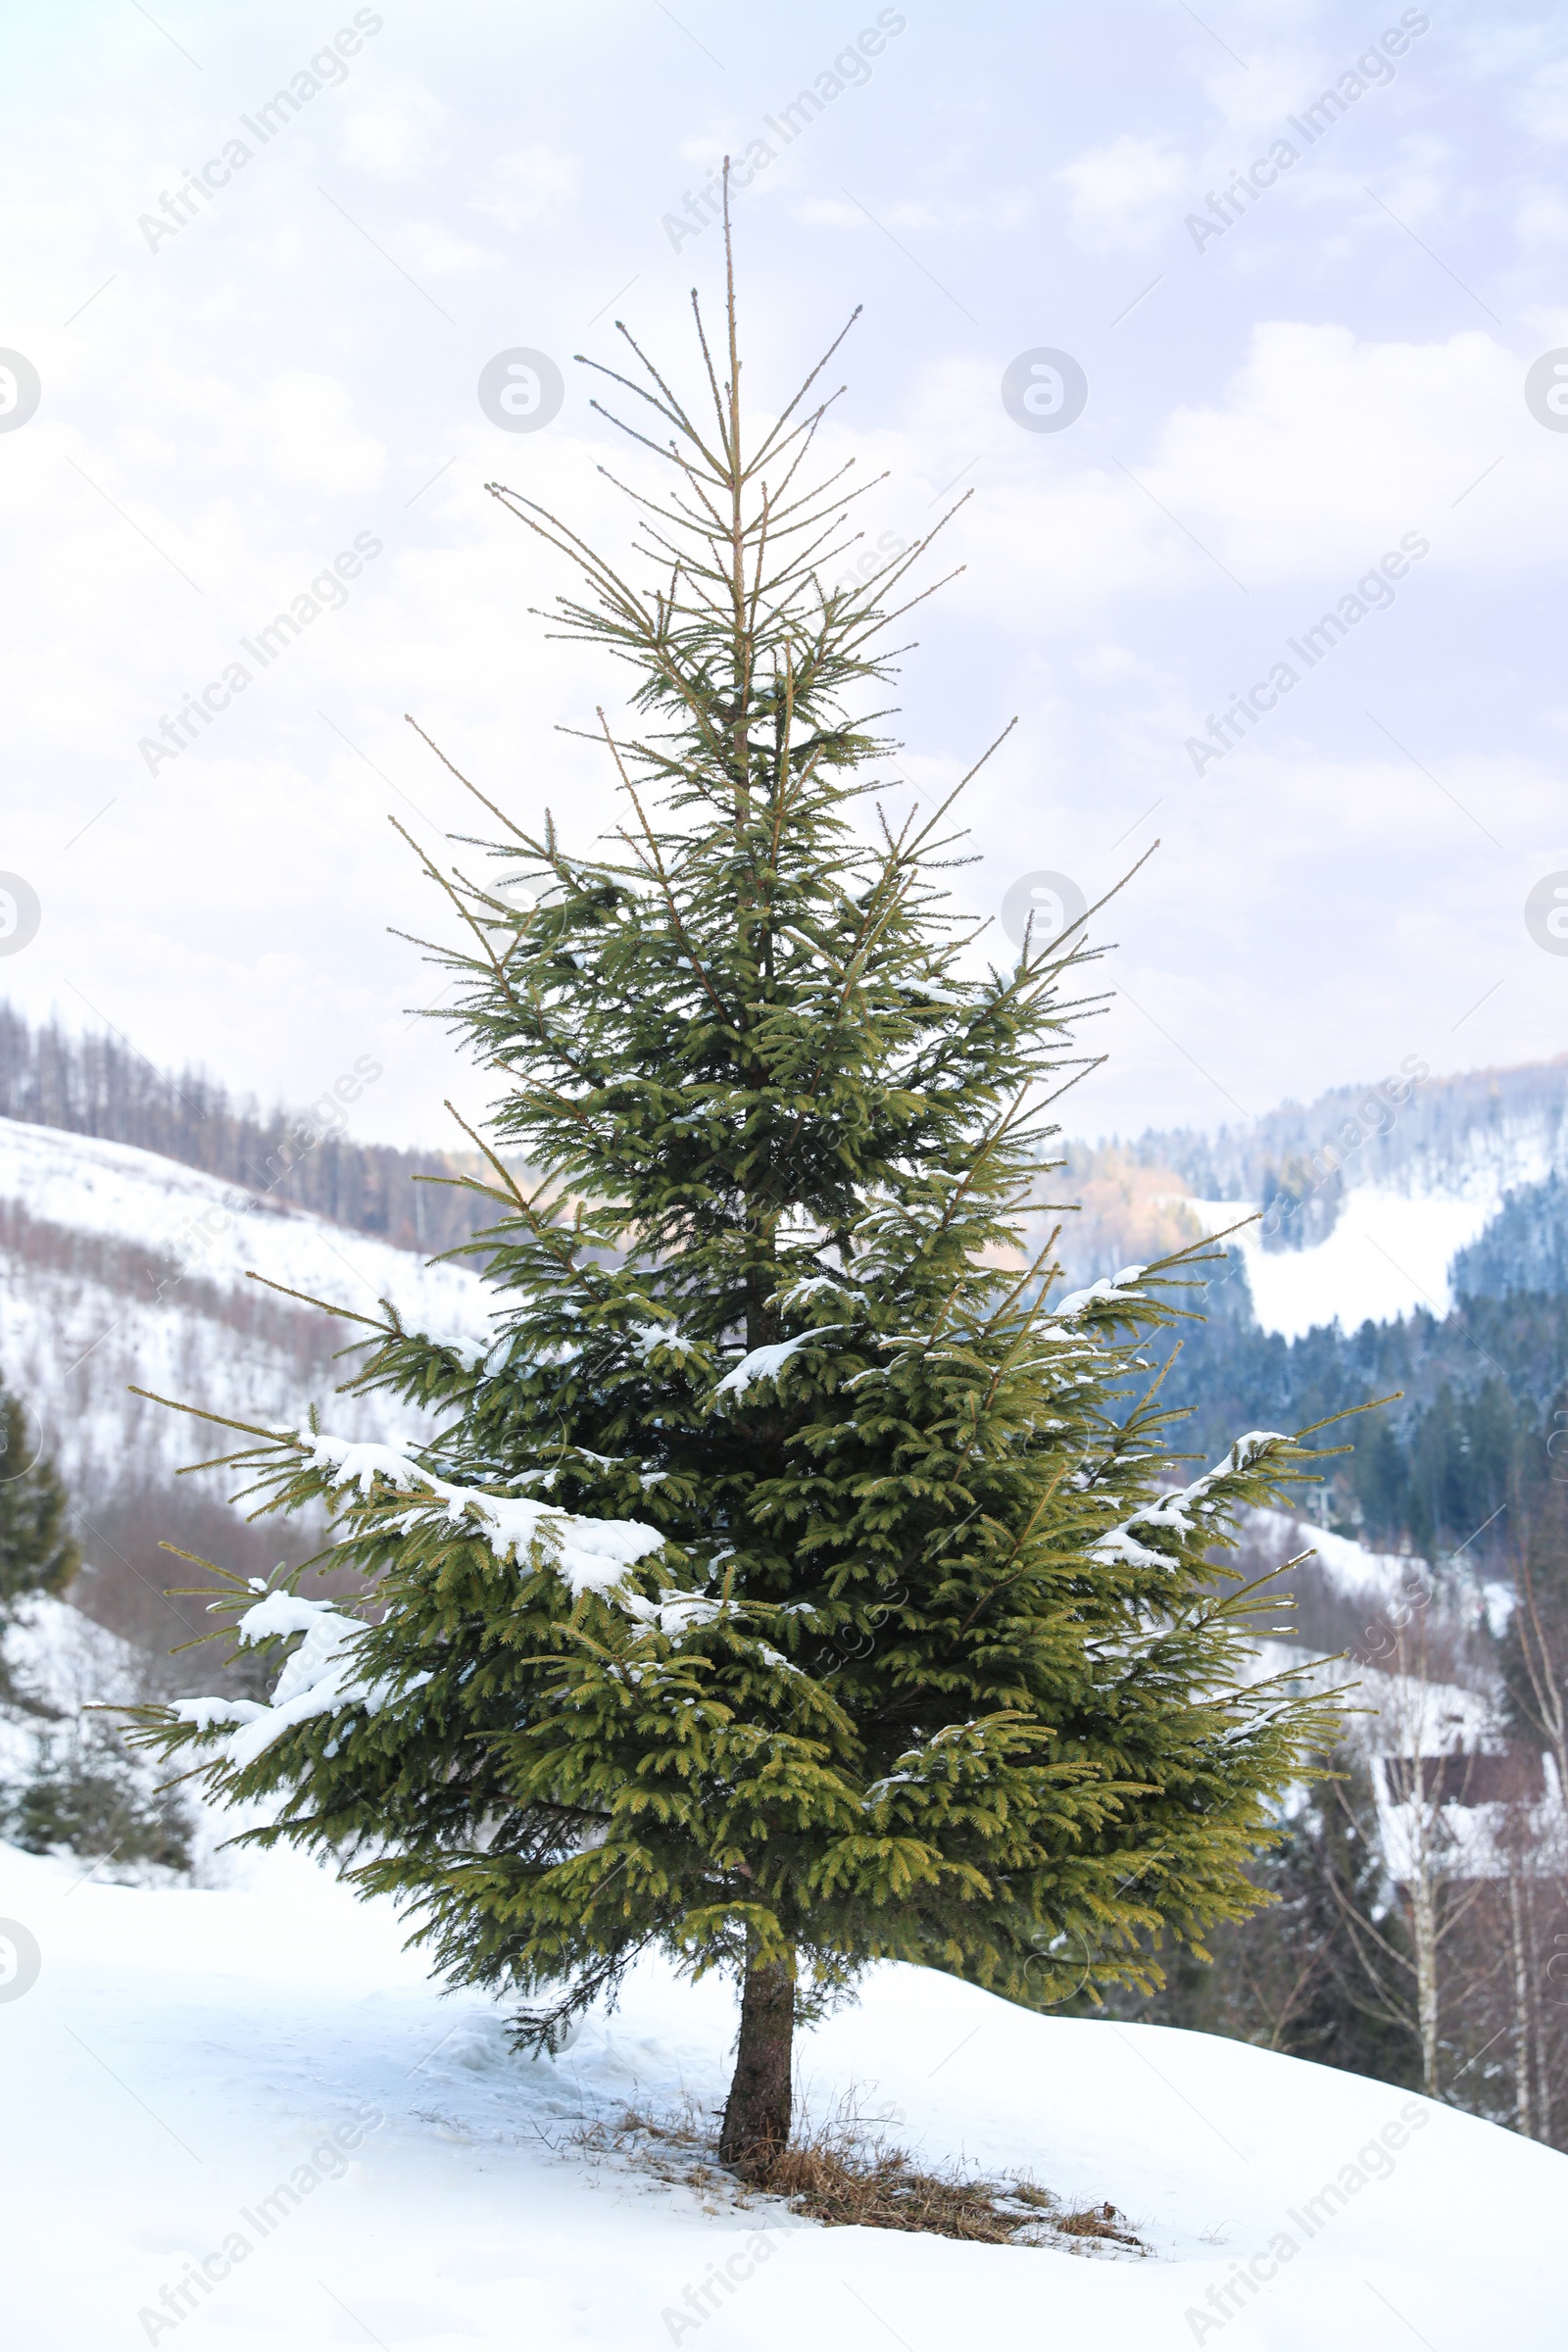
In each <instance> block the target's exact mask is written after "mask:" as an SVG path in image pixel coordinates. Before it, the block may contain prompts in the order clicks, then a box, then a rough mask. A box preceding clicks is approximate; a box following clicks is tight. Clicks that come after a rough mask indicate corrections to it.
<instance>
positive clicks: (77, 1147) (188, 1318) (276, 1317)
mask: <svg viewBox="0 0 1568 2352" xmlns="http://www.w3.org/2000/svg"><path fill="white" fill-rule="evenodd" d="M6 1201H13V1202H16V1203H18V1204H20V1206H21V1207H22V1208H23V1209H25V1211H26V1213H27V1215H28V1217H29V1218H31V1219H35V1220H43V1221H46V1222H47V1224H48V1225H50V1226H52V1227H55V1228H59V1229H62V1231H63V1234H64V1236H65V1237H66V1239H67V1242H68V1244H69V1241H70V1237H78V1240H77V1244H76V1247H75V1248H74V1250H73V1249H71V1248H70V1247H67V1249H66V1250H65V1252H64V1259H63V1262H62V1260H61V1253H60V1251H58V1250H56V1251H55V1253H54V1256H53V1258H52V1259H51V1258H49V1257H47V1256H39V1257H38V1258H36V1259H29V1258H27V1257H26V1256H25V1255H24V1254H21V1253H17V1254H5V1255H0V1377H3V1378H4V1379H5V1381H6V1383H7V1385H8V1386H9V1387H11V1388H12V1389H13V1390H14V1391H16V1392H17V1393H18V1394H19V1395H21V1396H23V1397H25V1398H26V1399H27V1400H28V1402H29V1403H30V1404H32V1405H34V1406H35V1407H36V1408H37V1410H38V1411H39V1412H40V1413H41V1415H42V1418H43V1421H44V1424H45V1429H46V1433H47V1439H48V1444H49V1447H50V1450H51V1451H52V1452H53V1453H54V1455H55V1458H56V1459H57V1461H58V1463H59V1466H60V1468H61V1470H62V1471H63V1473H64V1474H65V1476H66V1478H67V1479H68V1481H69V1482H70V1483H71V1484H72V1485H73V1488H76V1489H78V1490H80V1491H83V1492H86V1493H88V1494H101V1493H103V1492H104V1491H105V1490H106V1489H110V1488H113V1487H115V1486H116V1485H118V1484H122V1483H125V1482H126V1481H129V1482H131V1483H157V1482H159V1481H161V1480H162V1479H165V1478H167V1477H169V1476H170V1475H172V1472H173V1470H174V1469H175V1468H176V1467H177V1466H178V1465H179V1464H181V1463H183V1462H187V1461H190V1460H192V1459H194V1458H196V1457H197V1456H198V1455H199V1454H201V1453H203V1452H206V1451H208V1450H211V1449H212V1448H211V1447H210V1446H209V1445H207V1444H205V1443H203V1442H202V1439H203V1430H202V1425H201V1424H199V1423H193V1422H191V1421H189V1420H187V1419H185V1418H183V1417H182V1416H179V1415H176V1414H173V1413H170V1412H168V1411H166V1410H164V1409H163V1408H162V1407H160V1406H157V1405H149V1404H147V1403H145V1402H144V1401H143V1400H141V1399H140V1398H138V1397H131V1396H129V1395H127V1393H126V1392H127V1389H128V1387H129V1385H130V1384H131V1383H132V1382H134V1383H135V1384H136V1385H137V1386H139V1387H143V1388H148V1389H153V1390H155V1391H157V1392H158V1393H159V1394H160V1395H162V1396H165V1397H176V1398H179V1399H181V1400H185V1401H189V1402H192V1403H199V1404H202V1405H205V1406H207V1407H208V1409H210V1410H212V1411H215V1412H220V1413H228V1414H232V1415H233V1416H234V1417H236V1418H238V1419H242V1420H260V1421H263V1422H265V1423H268V1424H279V1423H293V1422H297V1421H299V1420H302V1419H303V1418H304V1415H305V1410H306V1407H307V1406H308V1405H309V1404H310V1402H311V1401H312V1400H313V1399H318V1400H322V1401H324V1400H325V1399H326V1398H327V1397H329V1396H330V1392H331V1390H332V1388H333V1387H334V1386H335V1384H336V1382H337V1381H338V1380H340V1379H341V1378H342V1377H343V1376H344V1375H343V1370H342V1369H341V1368H338V1369H333V1368H332V1366H331V1363H330V1356H331V1352H332V1350H333V1349H334V1348H340V1347H342V1346H343V1345H344V1344H345V1342H346V1341H348V1340H351V1339H353V1338H354V1337H356V1336H358V1335H357V1333H356V1328H355V1327H354V1326H353V1325H351V1324H346V1323H343V1322H340V1321H335V1320H331V1319H329V1318H327V1317H326V1316H324V1315H322V1314H320V1313H319V1312H318V1311H316V1310H314V1309H312V1308H309V1307H304V1306H295V1305H293V1304H291V1302H289V1301H288V1300H285V1299H277V1298H276V1296H275V1294H273V1293H270V1292H268V1291H265V1290H263V1289H261V1288H260V1286H259V1285H257V1284H255V1283H250V1282H247V1281H246V1280H245V1276H246V1274H247V1272H248V1271H249V1270H251V1269H253V1268H254V1269H255V1271H256V1272H258V1273H261V1274H265V1275H267V1276H269V1277H270V1279H271V1280H272V1281H274V1282H279V1283H283V1284H285V1285H287V1287H288V1288H289V1289H291V1290H296V1291H303V1292H305V1293H307V1294H309V1295H311V1296H314V1297H316V1298H319V1299H328V1300H330V1301H332V1302H333V1303H335V1304H340V1305H343V1306H346V1307H350V1308H353V1309H355V1310H356V1311H358V1312H360V1313H362V1314H370V1315H374V1314H376V1313H377V1312H378V1307H377V1301H378V1299H382V1298H389V1299H392V1300H393V1301H394V1302H395V1303H396V1305H397V1307H398V1309H399V1311H400V1313H401V1314H402V1315H403V1316H404V1318H405V1320H406V1321H407V1322H409V1323H410V1324H412V1325H413V1326H415V1327H416V1328H418V1329H423V1330H432V1331H439V1332H443V1333H462V1334H469V1335H473V1336H475V1337H477V1336H480V1335H483V1334H484V1333H485V1332H486V1330H487V1328H488V1316H489V1309H490V1305H491V1302H492V1295H491V1294H490V1293H489V1292H488V1290H487V1288H486V1286H485V1284H484V1283H483V1282H482V1281H481V1280H480V1278H479V1277H478V1276H477V1275H476V1274H474V1273H473V1272H472V1271H471V1270H470V1269H468V1268H466V1267H464V1266H461V1265H438V1266H426V1265H425V1264H424V1263H423V1262H422V1261H421V1260H420V1259H419V1258H417V1257H416V1256H413V1255H411V1254H410V1253H409V1252H408V1251H406V1250H394V1249H391V1248H389V1247H388V1246H387V1245H386V1244H384V1243H381V1242H377V1241H374V1240H371V1239H370V1238H369V1237H368V1236H366V1235H364V1234H359V1233H352V1232H349V1231H347V1230H345V1229H344V1228H342V1227H340V1226H336V1225H331V1224H328V1223H327V1222H326V1220H325V1219H323V1218H319V1217H315V1216H312V1215H310V1214H308V1213H306V1212H305V1211H303V1210H296V1209H285V1208H283V1207H281V1206H280V1205H278V1204H277V1203H275V1202H273V1201H268V1200H266V1199H265V1198H263V1197H261V1196H259V1195H256V1194H252V1193H246V1192H244V1191H242V1190H240V1189H238V1188H236V1187H234V1186H232V1185H228V1184H225V1183H223V1182H222V1181H221V1179H219V1178H216V1177H212V1176H206V1175H203V1174H202V1173H201V1172H200V1171H199V1170H197V1169H193V1168H186V1167H182V1166H180V1165H179V1164H178V1163H177V1162H175V1161H173V1160H169V1159H164V1158H162V1157H160V1156H159V1155H158V1154H157V1153H155V1152H142V1151H138V1150H136V1149H135V1148H134V1147H133V1146H131V1145H127V1144H111V1143H103V1142H100V1141H98V1140H97V1139H95V1138H93V1137H88V1136H80V1135H70V1134H66V1133H64V1132H62V1131H60V1130H58V1129H56V1128H51V1127H32V1126H27V1125H25V1124H24V1123H23V1122H21V1121H19V1120H15V1119H0V1202H6ZM93 1244H106V1245H111V1246H117V1247H111V1248H110V1249H109V1250H104V1249H95V1248H94V1247H93V1246H92V1245H93ZM331 1420H332V1423H333V1426H335V1427H338V1428H340V1429H342V1431H343V1433H344V1434H345V1435H348V1436H356V1437H357V1436H366V1437H369V1436H388V1437H391V1436H400V1435H411V1434H414V1432H415V1431H416V1429H417V1426H418V1423H417V1416H411V1415H410V1414H408V1413H407V1412H403V1411H400V1410H399V1408H398V1407H397V1406H396V1405H395V1404H393V1403H391V1402H389V1401H388V1400H387V1399H385V1398H381V1399H376V1400H372V1401H370V1402H369V1403H358V1404H349V1405H345V1404H342V1403H337V1402H334V1403H333V1404H332V1405H331ZM214 1438H215V1440H217V1439H221V1433H217V1432H215V1433H214ZM229 1483H231V1482H228V1481H223V1480H219V1481H217V1482H216V1486H217V1487H223V1488H226V1485H227V1484H229Z"/></svg>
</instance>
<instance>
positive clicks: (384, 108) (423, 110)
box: [342, 82, 447, 180]
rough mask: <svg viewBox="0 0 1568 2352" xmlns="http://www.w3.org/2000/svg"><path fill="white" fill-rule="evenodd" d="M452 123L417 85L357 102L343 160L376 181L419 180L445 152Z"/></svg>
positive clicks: (347, 122)
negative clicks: (446, 131) (443, 139)
mask: <svg viewBox="0 0 1568 2352" xmlns="http://www.w3.org/2000/svg"><path fill="white" fill-rule="evenodd" d="M446 120H447V110H446V108H445V107H444V106H443V105H442V104H441V102H440V100H439V99H438V98H434V97H432V96H431V94H430V92H429V91H428V90H426V89H424V88H422V87H421V86H420V85H419V84H418V83H417V82H412V83H408V84H406V85H405V86H403V87H402V88H399V89H391V90H376V91H374V92H367V93H365V94H364V95H361V96H356V97H355V98H354V100H353V101H352V103H351V104H350V106H349V107H348V109H347V111H346V113H345V116H344V121H343V135H342V151H343V159H344V161H345V162H346V163H349V164H353V165H355V166H356V167H357V168H358V170H360V171H361V172H368V173H369V174H370V176H371V177H372V178H374V179H387V180H408V179H417V178H418V176H419V175H420V173H421V172H423V171H424V170H425V167H426V166H427V165H428V164H430V163H431V162H433V161H434V160H435V159H436V157H437V155H438V154H439V152H440V150H441V132H442V129H443V126H444V125H445V123H446Z"/></svg>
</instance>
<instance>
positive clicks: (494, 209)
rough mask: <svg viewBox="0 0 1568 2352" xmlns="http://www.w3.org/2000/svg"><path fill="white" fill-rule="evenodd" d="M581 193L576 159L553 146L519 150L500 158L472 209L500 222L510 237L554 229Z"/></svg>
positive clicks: (471, 199) (472, 198) (472, 200)
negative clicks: (531, 231)
mask: <svg viewBox="0 0 1568 2352" xmlns="http://www.w3.org/2000/svg"><path fill="white" fill-rule="evenodd" d="M576 193H577V164H576V159H575V158H574V157H572V156H569V155H558V154H557V152H556V150H555V149H554V148H553V147H543V146H536V147H517V148H514V150H513V151H512V153H511V154H510V155H503V156H498V157H497V159H496V161H495V162H494V163H493V164H492V165H491V167H490V172H489V176H488V178H487V179H486V180H485V181H484V182H483V183H482V185H480V186H479V187H478V188H477V189H476V190H475V192H474V194H472V195H471V196H470V197H469V199H468V203H469V207H470V209H471V210H472V211H473V212H476V213H480V214H482V215H483V216H484V218H485V219H486V220H487V221H497V222H499V224H500V225H501V227H502V228H504V229H505V230H506V231H507V233H508V235H509V236H516V235H517V234H518V233H519V231H520V230H522V229H525V228H550V227H552V226H554V224H555V222H556V221H558V220H559V219H560V217H561V214H562V211H563V209H564V206H566V205H568V204H569V203H570V202H571V200H572V198H573V197H574V196H575V195H576Z"/></svg>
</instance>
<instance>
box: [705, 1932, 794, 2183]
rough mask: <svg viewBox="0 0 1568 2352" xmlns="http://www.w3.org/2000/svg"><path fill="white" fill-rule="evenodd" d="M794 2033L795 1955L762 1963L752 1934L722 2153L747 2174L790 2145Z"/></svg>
mask: <svg viewBox="0 0 1568 2352" xmlns="http://www.w3.org/2000/svg"><path fill="white" fill-rule="evenodd" d="M794 2039H795V1957H794V1954H793V1953H791V1954H790V1955H789V1956H788V1957H787V1958H785V1959H782V1960H770V1961H768V1962H767V1963H766V1964H765V1965H760V1964H759V1962H758V1960H757V1958H756V1956H755V1938H753V1937H751V1936H748V1937H747V1945H746V1976H745V1980H744V1982H743V1985H742V1988H741V2033H740V2046H739V2048H738V2049H737V2051H736V2053H735V2074H734V2079H733V2081H732V2082H731V2083H730V2086H729V2101H728V2104H727V2105H726V2107H725V2109H724V2126H723V2130H722V2131H720V2133H719V2138H718V2154H719V2161H720V2162H721V2163H723V2164H733V2165H735V2166H736V2167H737V2168H738V2169H739V2171H740V2172H741V2173H742V2174H743V2175H745V2176H746V2177H747V2178H755V2177H759V2176H760V2175H761V2174H763V2173H765V2172H766V2171H767V2168H768V2166H769V2165H770V2164H771V2162H772V2160H773V2158H774V2157H776V2156H777V2155H779V2154H780V2153H781V2151H782V2150H783V2148H784V2147H785V2146H786V2145H787V2143H788V2140H789V2136H790V2121H791V2064H792V2059H793V2054H794Z"/></svg>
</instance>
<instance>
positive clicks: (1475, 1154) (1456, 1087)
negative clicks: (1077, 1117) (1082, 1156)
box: [1113, 1054, 1568, 1248]
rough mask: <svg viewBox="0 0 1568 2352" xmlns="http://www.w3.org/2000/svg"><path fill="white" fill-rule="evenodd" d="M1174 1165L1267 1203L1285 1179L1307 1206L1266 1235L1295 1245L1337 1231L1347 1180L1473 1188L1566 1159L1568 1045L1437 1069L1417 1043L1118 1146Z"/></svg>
mask: <svg viewBox="0 0 1568 2352" xmlns="http://www.w3.org/2000/svg"><path fill="white" fill-rule="evenodd" d="M1113 1148H1114V1149H1116V1150H1119V1151H1123V1152H1128V1153H1130V1154H1131V1155H1132V1156H1133V1157H1134V1158H1136V1159H1138V1160H1141V1161H1143V1162H1144V1163H1145V1164H1146V1165H1149V1166H1156V1167H1163V1168H1170V1169H1174V1170H1175V1171H1176V1173H1177V1174H1178V1175H1179V1176H1180V1177H1181V1178H1182V1180H1183V1182H1184V1184H1185V1186H1186V1188H1187V1190H1188V1191H1189V1192H1191V1193H1192V1194H1194V1195H1196V1196H1197V1197H1198V1198H1199V1199H1201V1200H1205V1201H1238V1202H1241V1201H1245V1202H1247V1203H1248V1204H1249V1205H1250V1206H1253V1207H1257V1208H1264V1209H1266V1208H1268V1207H1269V1206H1270V1205H1271V1203H1272V1202H1273V1201H1274V1200H1275V1198H1276V1196H1277V1195H1278V1194H1279V1193H1280V1192H1281V1191H1282V1190H1283V1191H1284V1192H1285V1193H1286V1195H1287V1196H1288V1198H1290V1199H1293V1200H1295V1201H1298V1202H1299V1204H1301V1207H1302V1208H1303V1209H1304V1207H1305V1206H1306V1204H1307V1203H1311V1202H1316V1203H1318V1204H1319V1205H1318V1206H1317V1208H1316V1209H1315V1211H1314V1213H1313V1214H1312V1215H1310V1216H1306V1217H1303V1218H1302V1221H1301V1223H1300V1224H1299V1226H1297V1217H1296V1216H1293V1215H1283V1216H1282V1217H1281V1220H1280V1222H1281V1226H1282V1227H1297V1231H1295V1232H1289V1233H1287V1232H1284V1231H1282V1232H1280V1233H1279V1234H1273V1233H1271V1234H1270V1235H1268V1236H1267V1237H1265V1238H1266V1239H1268V1240H1269V1241H1274V1242H1276V1243H1278V1244H1279V1245H1280V1246H1284V1247H1297V1248H1299V1247H1301V1246H1302V1243H1303V1242H1304V1243H1305V1244H1306V1245H1307V1246H1310V1244H1311V1242H1312V1241H1313V1240H1316V1239H1321V1238H1322V1237H1323V1235H1325V1234H1326V1233H1327V1232H1329V1231H1331V1230H1332V1228H1333V1225H1334V1222H1335V1219H1336V1217H1337V1215H1338V1213H1339V1208H1340V1206H1341V1204H1342V1203H1343V1201H1344V1199H1345V1196H1346V1194H1347V1193H1348V1192H1351V1191H1354V1190H1357V1189H1360V1188H1366V1187H1373V1188H1377V1189H1380V1190H1384V1191H1388V1192H1394V1193H1403V1194H1425V1195H1434V1194H1436V1195H1444V1196H1446V1197H1448V1198H1451V1199H1471V1198H1475V1197H1477V1196H1481V1197H1484V1198H1486V1199H1488V1200H1491V1201H1500V1200H1501V1198H1502V1195H1503V1193H1504V1192H1505V1191H1508V1190H1510V1189H1514V1188H1517V1187H1519V1186H1522V1185H1527V1184H1535V1183H1539V1182H1541V1180H1542V1179H1543V1178H1544V1177H1545V1176H1547V1175H1548V1174H1550V1173H1551V1171H1552V1170H1554V1169H1556V1170H1561V1171H1568V1054H1559V1055H1557V1056H1556V1057H1555V1058H1554V1059H1553V1060H1550V1061H1538V1062H1525V1063H1522V1064H1520V1065H1519V1066H1518V1067H1516V1068H1513V1069H1505V1070H1472V1071H1467V1072H1465V1073H1464V1074H1463V1075H1461V1076H1458V1077H1450V1078H1434V1077H1433V1076H1432V1075H1431V1073H1430V1071H1429V1069H1428V1067H1427V1064H1426V1063H1425V1062H1424V1061H1423V1060H1422V1059H1421V1058H1420V1056H1419V1055H1418V1054H1406V1055H1405V1056H1404V1058H1403V1060H1402V1061H1401V1063H1400V1064H1399V1067H1398V1068H1397V1070H1393V1071H1391V1072H1390V1073H1389V1074H1388V1075H1387V1076H1385V1077H1384V1078H1382V1079H1379V1080H1376V1081H1374V1082H1373V1083H1371V1084H1369V1085H1366V1086H1341V1087H1335V1088H1333V1089H1332V1090H1331V1091H1330V1092H1329V1093H1328V1094H1326V1095H1320V1096H1319V1097H1318V1099H1317V1101H1316V1102H1315V1103H1307V1104H1305V1105H1302V1104H1300V1103H1281V1104H1280V1105H1279V1107H1278V1108H1277V1109H1275V1110H1271V1111H1267V1112H1265V1113H1264V1115H1263V1117H1262V1118H1260V1119H1257V1120H1255V1121H1254V1122H1253V1123H1252V1124H1251V1125H1250V1126H1248V1127H1222V1128H1221V1129H1220V1130H1219V1132H1218V1133H1217V1134H1215V1135H1204V1134H1201V1133H1200V1132H1198V1131H1196V1130H1194V1129H1191V1128H1165V1129H1153V1128H1151V1129H1149V1130H1147V1131H1146V1132H1145V1133H1144V1134H1143V1135H1142V1136H1140V1137H1139V1138H1138V1139H1137V1141H1136V1142H1134V1143H1129V1144H1126V1145H1117V1146H1115V1147H1113Z"/></svg>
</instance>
